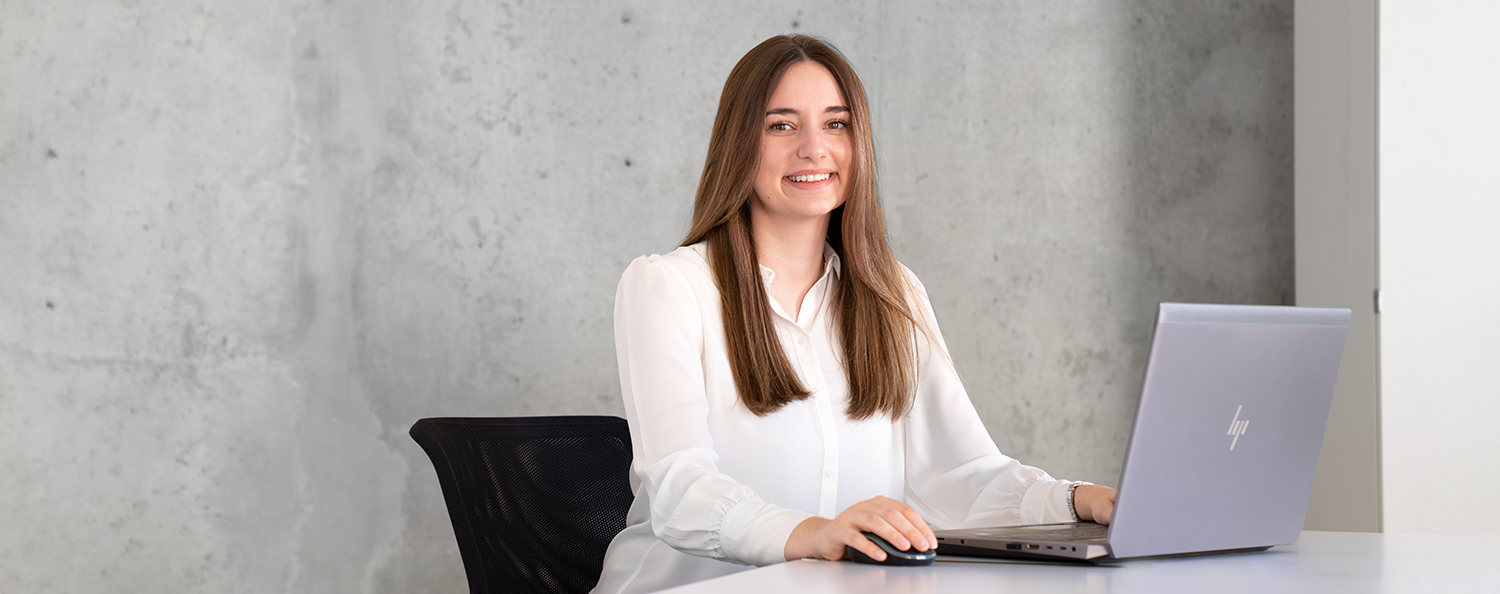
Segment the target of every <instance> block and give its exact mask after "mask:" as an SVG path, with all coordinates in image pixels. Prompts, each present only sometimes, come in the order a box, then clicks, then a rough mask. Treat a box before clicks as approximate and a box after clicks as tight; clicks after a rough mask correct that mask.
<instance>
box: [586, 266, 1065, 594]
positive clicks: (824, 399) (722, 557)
mask: <svg viewBox="0 0 1500 594" xmlns="http://www.w3.org/2000/svg"><path fill="white" fill-rule="evenodd" d="M706 256H707V246H706V245H705V244H702V243H699V244H695V245H691V246H686V247H681V248H678V249H677V250H675V251H673V252H672V253H670V254H667V255H665V256H659V255H652V256H644V257H640V258H636V259H635V261H634V262H631V264H630V267H629V268H627V269H626V270H625V274H624V276H623V277H622V278H621V279H620V286H619V289H618V291H617V292H616V294H615V348H616V353H617V356H618V360H619V365H620V388H621V391H622V392H623V393H624V397H625V415H626V418H627V420H628V421H629V423H630V439H631V443H632V447H633V449H634V454H635V460H634V462H633V464H632V466H631V470H632V475H631V486H632V488H633V489H634V490H635V503H634V504H633V505H632V506H631V508H630V512H629V514H628V516H627V517H626V528H625V530H624V531H623V532H621V533H620V534H619V535H618V536H616V537H615V539H614V541H613V542H611V543H610V546H609V551H608V553H607V554H606V555H605V560H604V572H603V575H602V576H601V577H600V580H599V585H598V586H597V587H596V588H595V590H594V591H595V592H603V593H610V594H614V593H617V592H648V591H654V590H658V589H662V588H669V587H673V586H677V585H681V584H686V583H690V582H695V581H699V580H705V579H709V578H713V577H718V576H722V575H727V574H730V573H734V572H737V571H742V570H744V569H748V567H747V566H749V565H769V564H772V563H780V562H782V561H784V558H783V552H784V548H785V546H786V541H787V538H788V537H789V536H790V535H791V533H792V529H793V528H795V527H796V526H797V524H798V523H800V522H802V521H803V520H805V519H807V518H808V517H810V516H814V515H817V516H822V517H825V518H833V517H835V516H837V515H838V514H839V512H841V511H843V510H844V509H845V508H847V507H849V506H850V505H853V504H854V503H857V502H859V501H863V500H865V499H869V498H871V497H875V496H877V495H884V496H886V497H890V498H892V499H898V500H902V501H905V502H906V503H907V504H908V505H911V506H913V507H914V508H916V509H917V511H918V512H920V513H921V514H922V518H923V519H925V520H927V522H928V523H929V524H931V525H932V526H933V527H934V528H938V529H944V528H959V527H977V526H1002V525H1013V524H1038V523H1052V522H1068V521H1072V519H1073V518H1072V516H1071V514H1070V513H1069V511H1068V503H1067V496H1068V495H1067V487H1068V485H1069V484H1070V483H1069V481H1061V480H1057V479H1054V478H1052V477H1051V476H1048V475H1047V473H1045V472H1043V471H1041V470H1039V469H1037V468H1033V467H1030V466H1025V465H1022V464H1021V463H1019V462H1017V461H1015V460H1014V459H1012V458H1010V457H1008V456H1005V455H1004V454H1001V453H1000V450H999V449H998V448H996V447H995V443H994V441H993V440H991V439H990V436H989V433H988V432H987V431H986V430H985V428H984V425H983V424H982V423H981V422H980V420H979V415H978V414H977V413H976V412H975V411H974V405H973V404H972V403H971V402H970V401H969V396H968V394H967V393H966V392H965V391H964V387H963V384H962V383H960V381H959V378H958V374H957V372H956V371H955V370H954V368H953V366H952V364H951V362H950V359H949V358H948V356H947V346H946V345H945V344H944V343H943V341H942V336H941V334H940V333H937V324H936V321H935V318H933V317H932V316H933V313H932V305H931V303H930V301H929V300H928V298H927V292H926V289H925V288H923V287H922V285H921V283H920V282H918V281H917V279H916V277H915V276H914V275H911V271H910V270H907V269H906V268H905V267H904V266H903V267H902V270H904V271H905V272H906V274H907V275H908V276H909V278H911V280H912V284H913V285H914V286H916V287H917V289H918V293H919V294H918V295H914V296H913V302H914V304H915V305H917V306H918V311H919V312H920V315H923V316H926V319H927V321H928V324H929V326H930V327H931V328H932V330H933V332H934V339H935V340H936V341H937V342H936V344H933V343H931V342H929V341H928V340H927V338H926V336H925V335H923V334H922V333H921V332H918V333H917V334H918V339H919V344H918V377H917V393H916V400H915V402H914V403H913V407H912V410H911V413H910V414H909V415H907V416H906V417H904V418H902V419H901V420H900V421H898V422H896V423H892V422H891V421H890V419H889V417H886V416H883V415H877V416H875V417H872V418H870V419H868V420H864V421H852V420H850V419H849V418H848V417H847V416H846V415H845V414H844V409H845V407H846V406H847V402H848V382H847V381H846V379H845V376H844V368H843V366H842V365H841V363H840V359H841V357H842V354H841V352H840V350H839V340H838V331H837V321H836V320H835V319H833V318H832V317H831V316H832V313H833V312H832V311H831V308H832V307H833V304H832V303H831V301H832V297H833V293H834V288H835V287H836V286H837V283H838V282H839V271H840V266H839V258H838V255H837V254H835V253H834V252H833V250H832V248H826V247H825V250H824V260H825V266H824V272H823V276H822V278H820V279H819V280H818V281H817V283H815V284H814V285H813V286H812V289H811V290H809V291H808V293H807V296H806V297H804V298H803V300H802V307H801V310H800V311H798V312H796V317H795V318H793V317H792V316H790V315H787V312H785V311H784V310H783V309H782V308H781V307H780V305H779V304H778V303H776V300H775V299H771V309H772V312H773V318H774V320H775V325H776V333H777V335H778V336H780V338H781V343H782V348H783V349H784V350H785V352H786V356H787V358H788V359H789V360H790V361H791V363H792V366H793V367H794V368H796V370H797V372H798V375H799V377H800V378H801V380H802V384H803V386H804V387H806V388H807V389H809V390H811V391H812V396H811V397H810V398H807V399H804V400H799V401H796V402H793V403H791V404H788V405H787V406H786V407H784V408H782V409H781V410H779V411H777V412H775V413H772V414H770V415H767V416H764V417H760V416H756V415H755V414H753V413H751V412H750V411H749V410H747V409H746V408H745V407H744V406H743V405H741V404H740V402H739V400H738V394H737V392H736V390H735V386H734V376H733V374H732V372H731V371H730V366H729V356H728V351H727V347H726V345H725V340H724V325H723V320H722V317H721V315H720V307H721V305H720V300H719V291H718V289H717V288H716V287H715V286H714V277H713V273H712V272H711V271H710V269H709V265H708V262H707V260H706ZM761 274H762V276H763V278H764V279H765V280H766V283H767V284H768V285H769V284H771V283H772V282H774V281H775V274H774V273H773V272H772V271H771V269H769V268H766V267H764V266H762V267H761ZM934 347H936V349H937V350H938V351H939V354H938V356H933V354H934Z"/></svg>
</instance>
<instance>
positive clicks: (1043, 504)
mask: <svg viewBox="0 0 1500 594" xmlns="http://www.w3.org/2000/svg"><path fill="white" fill-rule="evenodd" d="M1073 482H1074V481H1063V480H1057V479H1054V478H1052V477H1044V478H1042V479H1041V480H1038V481H1037V482H1035V483H1032V484H1031V487H1030V488H1028V489H1026V494H1025V495H1024V496H1023V497H1022V498H1021V522H1022V523H1023V524H1060V523H1064V522H1072V521H1073V514H1072V513H1070V512H1068V485H1071V484H1073Z"/></svg>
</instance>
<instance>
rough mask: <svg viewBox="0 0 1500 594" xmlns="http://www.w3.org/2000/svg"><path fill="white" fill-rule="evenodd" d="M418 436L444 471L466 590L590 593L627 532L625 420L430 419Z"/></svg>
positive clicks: (415, 430) (416, 430)
mask: <svg viewBox="0 0 1500 594" xmlns="http://www.w3.org/2000/svg"><path fill="white" fill-rule="evenodd" d="M411 437H412V439H414V440H416V442H417V443H418V444H419V445H421V446H422V449H423V450H424V451H426V452H427V456H428V457H429V458H431V459H432V465H433V466H434V467H435V468H436V469H437V475H438V483H439V484H440V485H441V486H442V489H443V499H444V501H446V502H447V504H448V517H449V519H451V520H452V521H453V533H454V536H456V537H457V538H458V550H459V552H460V554H462V556H463V562H464V573H465V574H467V575H468V578H469V592H471V593H472V594H492V593H501V592H505V593H510V592H526V593H530V592H587V591H589V590H590V589H592V588H593V587H594V585H595V584H597V583H598V582H599V573H600V571H601V570H602V568H603V566H604V551H605V549H606V548H608V547H609V542H610V540H612V539H613V538H614V537H615V535H616V534H618V533H619V532H620V531H621V530H624V529H625V512H626V511H627V510H629V509H630V504H631V501H632V500H633V499H634V495H632V494H631V492H630V478H629V472H630V460H631V453H630V432H629V430H628V429H627V428H626V425H625V420H624V419H621V418H619V417H583V416H576V417H512V418H432V419H422V420H420V421H417V422H416V424H415V425H412V428H411Z"/></svg>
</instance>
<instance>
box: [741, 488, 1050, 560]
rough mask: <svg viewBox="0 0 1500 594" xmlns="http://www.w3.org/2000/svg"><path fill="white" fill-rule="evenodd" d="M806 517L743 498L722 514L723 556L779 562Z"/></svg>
mask: <svg viewBox="0 0 1500 594" xmlns="http://www.w3.org/2000/svg"><path fill="white" fill-rule="evenodd" d="M1064 505H1066V502H1064ZM810 517H812V514H809V513H806V512H802V511H797V510H794V509H786V508H783V507H777V506H775V505H771V504H769V503H766V502H764V501H761V500H760V499H758V498H750V499H745V500H742V501H740V502H739V503H737V504H735V505H734V507H731V508H729V511H728V512H726V513H725V514H724V523H723V525H722V527H721V528H720V530H719V545H720V547H722V549H723V551H724V554H725V555H726V556H727V557H729V558H730V559H734V560H736V561H739V562H741V563H748V564H751V565H774V564H776V563H783V562H785V561H786V541H787V539H789V538H791V536H792V530H793V529H795V528H796V527H797V525H798V524H801V523H802V521H803V520H806V519H808V518H810Z"/></svg>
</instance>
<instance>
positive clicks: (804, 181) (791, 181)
mask: <svg viewBox="0 0 1500 594" xmlns="http://www.w3.org/2000/svg"><path fill="white" fill-rule="evenodd" d="M781 179H782V180H784V181H785V182H786V183H787V184H788V185H790V186H792V187H794V188H798V189H803V190H811V189H816V188H821V187H823V186H826V185H829V184H832V183H833V181H834V180H836V179H838V174H837V173H834V172H832V171H801V172H797V173H794V174H792V175H788V176H785V177H782V178H781Z"/></svg>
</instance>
